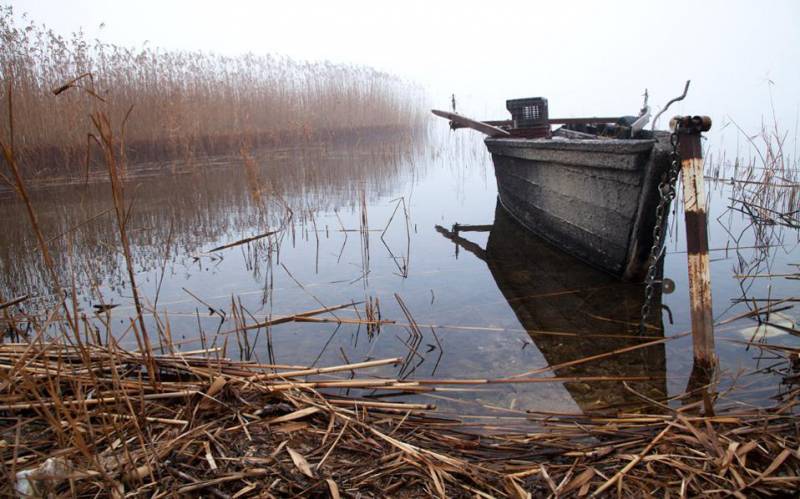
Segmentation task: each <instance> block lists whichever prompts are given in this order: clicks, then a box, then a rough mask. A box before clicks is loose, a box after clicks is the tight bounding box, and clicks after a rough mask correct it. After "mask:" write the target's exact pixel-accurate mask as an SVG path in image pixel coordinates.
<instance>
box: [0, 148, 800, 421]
mask: <svg viewBox="0 0 800 499" xmlns="http://www.w3.org/2000/svg"><path fill="white" fill-rule="evenodd" d="M708 190H709V196H710V199H711V201H710V212H711V216H710V221H711V227H710V234H711V246H712V248H713V249H715V251H712V255H711V260H712V264H711V269H712V283H713V300H714V315H715V318H716V319H718V320H724V319H725V318H730V317H734V316H736V315H738V314H741V313H743V312H746V311H747V310H748V307H752V303H758V304H760V305H764V304H765V303H766V302H764V301H760V302H751V303H750V304H747V303H743V302H741V301H740V299H741V298H742V297H743V296H744V297H748V298H751V299H753V298H754V299H758V300H763V299H766V298H786V297H790V296H792V295H793V294H794V295H796V294H797V287H796V280H793V279H789V278H786V277H773V278H768V277H753V278H740V277H736V276H735V274H762V275H763V274H769V273H771V274H787V275H788V276H789V277H791V276H792V275H793V274H796V273H797V271H798V269H797V266H796V265H792V263H795V264H796V263H797V262H798V257H797V255H798V252H797V250H796V248H797V246H798V233H797V230H796V229H790V228H787V229H781V228H778V229H776V230H774V231H773V232H772V233H770V234H768V235H767V236H765V235H764V233H763V232H762V233H760V234H759V233H758V232H757V231H755V230H753V228H752V226H750V225H749V222H748V219H747V217H745V216H744V215H742V214H741V213H738V212H731V211H730V210H728V209H727V207H728V205H729V201H728V197H729V196H730V195H731V193H730V187H729V186H725V185H723V184H721V183H710V184H709V186H708ZM33 197H34V204H35V206H36V209H37V211H38V214H39V217H40V221H41V224H42V227H43V231H44V233H45V237H46V238H53V240H52V241H51V242H50V243H49V244H50V247H51V249H52V251H53V252H54V255H55V259H56V262H57V263H56V266H57V272H58V274H59V275H60V280H61V283H62V285H63V286H64V287H66V288H68V289H73V288H74V289H75V290H76V292H77V296H78V305H79V307H80V309H81V311H82V313H84V314H86V316H87V317H88V318H89V319H90V320H92V321H94V322H95V324H98V325H102V324H106V323H107V324H108V325H109V326H110V327H111V328H112V330H113V334H114V335H115V336H116V337H117V338H120V341H121V343H122V344H123V345H125V346H126V347H129V348H137V343H136V341H135V339H134V335H133V334H132V333H131V332H130V331H129V329H130V318H131V317H133V316H134V313H135V310H134V307H133V302H132V299H131V293H130V283H129V282H128V278H127V274H126V271H125V264H124V260H123V257H122V254H121V251H120V249H119V243H118V240H119V234H118V231H117V226H116V223H115V219H114V215H113V212H111V211H108V210H109V208H111V206H112V205H111V194H110V189H109V186H108V184H103V183H98V184H90V185H71V186H62V187H51V188H47V189H35V190H34V196H33ZM126 200H127V202H128V203H130V206H131V209H130V213H131V214H130V221H129V223H128V227H129V235H130V237H131V241H132V245H133V247H132V252H133V261H134V263H135V270H136V279H137V281H138V285H139V288H140V292H141V294H142V295H143V296H144V299H145V302H146V303H147V306H146V308H147V309H148V313H147V324H148V330H149V331H150V336H151V339H152V341H153V343H154V344H156V345H157V344H159V337H158V334H157V333H156V332H155V331H156V330H157V329H158V327H157V326H158V325H157V322H159V323H160V326H161V329H162V330H166V329H167V324H168V325H169V327H168V334H169V336H171V338H172V341H173V342H174V343H175V344H177V345H178V346H177V347H176V348H180V349H182V350H184V351H187V350H196V349H198V348H201V346H206V347H208V346H210V345H216V346H223V345H224V346H225V347H226V348H227V354H228V355H229V356H234V357H240V356H241V357H243V358H249V359H252V360H255V361H259V362H264V363H267V362H271V363H278V364H285V365H302V366H311V365H315V366H327V365H338V364H343V363H348V362H358V361H362V360H369V359H379V358H387V357H403V358H405V359H406V362H404V363H403V364H402V365H400V366H397V367H386V368H379V369H373V370H372V371H369V373H370V374H380V375H385V376H393V377H394V376H396V377H404V378H406V379H429V378H437V379H450V378H462V379H463V378H469V379H486V380H493V379H499V378H505V377H509V376H516V375H521V374H525V373H534V374H537V375H540V376H545V377H548V376H559V377H575V376H601V377H611V378H618V377H625V378H626V379H628V378H629V379H630V381H629V382H628V383H627V385H628V387H626V386H625V385H624V384H623V382H622V381H618V380H617V381H603V380H601V381H571V382H570V381H568V382H561V381H558V382H549V383H525V384H479V385H471V386H461V385H454V386H451V387H450V388H448V389H447V390H446V391H439V392H435V393H428V394H420V395H414V396H409V395H402V396H401V395H400V394H391V393H378V392H375V393H372V392H362V394H363V395H365V396H382V397H385V396H393V397H399V399H403V400H409V399H415V400H423V401H426V402H428V403H433V404H436V405H437V406H438V407H439V410H440V411H441V412H442V413H444V414H466V413H470V414H484V415H501V416H504V417H508V418H522V417H524V416H525V414H526V413H527V412H528V411H532V412H544V413H549V412H559V413H590V412H604V411H606V412H608V411H610V412H616V411H621V410H636V409H637V408H642V407H644V406H646V403H643V402H642V398H641V397H640V396H639V395H638V394H641V395H644V396H646V397H649V398H652V399H656V400H660V401H665V402H666V403H668V404H672V405H680V401H671V402H670V401H669V400H668V399H669V397H674V396H675V395H678V394H681V393H683V391H684V390H685V389H686V386H687V382H688V376H689V373H690V372H691V368H692V358H691V338H690V337H689V336H684V337H680V338H678V339H674V340H672V339H670V338H672V337H675V336H677V335H680V334H681V333H683V332H686V331H688V330H689V327H690V320H689V316H688V295H687V284H686V281H687V275H686V254H685V245H684V240H683V237H682V235H681V234H682V229H683V224H682V213H681V212H680V211H678V212H677V213H673V215H672V221H671V226H670V239H669V241H668V242H667V246H668V250H669V253H668V255H667V257H666V261H665V267H664V274H665V277H667V278H669V279H671V280H672V281H674V282H675V291H674V292H672V293H670V294H663V295H662V294H660V293H659V294H658V295H657V299H656V303H655V306H654V309H655V310H656V313H654V314H653V315H652V316H651V317H650V320H649V327H648V328H647V329H646V330H645V332H644V333H640V332H639V324H638V322H639V310H640V308H641V304H642V296H643V289H642V287H641V286H636V285H630V284H621V283H618V282H615V281H614V280H613V279H611V278H609V277H608V276H606V275H605V274H604V273H602V272H599V271H597V270H595V269H593V268H591V267H588V266H586V265H585V264H583V263H582V262H579V261H577V260H575V259H573V258H571V257H569V256H567V255H565V254H563V253H561V252H559V251H558V250H557V249H556V248H553V247H551V246H549V245H547V244H546V243H544V242H542V241H540V240H538V239H537V238H535V237H533V236H531V235H530V234H528V233H526V232H524V231H523V230H522V229H520V227H518V226H517V225H516V223H515V222H514V221H513V220H511V219H509V218H508V217H507V216H506V215H505V214H504V212H503V211H502V209H498V207H497V201H496V186H495V182H494V177H493V170H492V166H491V159H490V157H489V155H488V153H486V151H485V148H484V147H483V145H482V143H481V142H480V139H479V138H477V137H476V136H474V135H471V133H470V132H467V133H464V134H459V135H452V134H451V135H447V136H443V137H433V138H430V140H429V141H419V142H418V143H409V142H402V143H397V144H391V143H387V144H382V145H380V146H377V147H376V146H370V147H367V146H363V147H357V148H350V149H348V150H336V149H325V148H314V149H306V150H287V151H281V152H279V153H276V152H275V151H270V152H262V153H254V154H253V155H252V157H245V158H242V157H231V158H218V159H217V160H216V161H215V162H214V164H209V165H205V166H203V165H199V166H196V167H194V168H192V169H190V171H189V172H188V173H183V174H180V175H150V176H133V177H132V178H130V179H129V180H128V182H127V186H126ZM0 213H2V217H0V225H1V226H2V227H0V228H1V229H2V232H3V234H4V236H3V239H2V242H0V273H1V276H2V277H0V279H1V281H0V286H1V287H0V289H2V296H3V297H4V298H8V297H11V296H18V295H21V294H30V295H31V298H30V299H29V300H28V301H27V302H26V303H25V305H24V308H25V310H26V311H30V312H40V313H41V312H44V311H45V310H47V309H48V307H51V306H52V300H53V290H52V286H51V279H50V277H49V275H48V274H47V273H46V271H45V269H44V268H43V265H42V261H41V260H42V259H41V257H40V255H39V252H38V250H37V248H36V243H35V239H34V237H33V234H32V232H31V230H30V224H29V222H28V220H27V218H26V216H25V212H24V210H23V206H22V205H21V204H20V203H19V202H18V201H16V200H15V199H14V198H13V196H11V194H10V193H5V194H4V195H3V196H2V199H0ZM456 223H458V224H466V225H469V226H473V227H471V228H470V227H467V229H466V230H458V231H454V230H453V225H454V224H456ZM475 226H477V227H475ZM272 231H274V234H272V235H270V236H268V237H264V238H261V239H258V240H257V241H254V242H251V243H248V244H244V245H238V246H234V247H231V248H228V249H223V250H217V251H211V250H212V249H213V248H215V247H218V246H223V245H226V244H229V243H231V242H235V241H237V240H240V239H243V238H247V237H252V236H257V235H260V234H264V233H267V232H272ZM759 235H760V236H762V237H761V239H759V238H758V237H757V236H759ZM765 242H766V243H767V244H769V245H770V247H769V248H767V249H763V248H762V249H753V248H750V247H752V246H757V245H763V244H764V243H765ZM737 246H738V248H739V249H736V247H737ZM352 302H357V303H359V304H358V305H355V306H352V307H347V308H344V309H340V310H337V311H335V312H333V313H331V314H324V315H320V316H318V317H320V318H325V319H328V320H330V322H313V323H297V322H290V323H285V324H281V325H276V326H273V327H271V328H269V330H268V331H267V330H266V329H265V328H261V329H253V330H250V331H249V332H248V333H247V335H246V338H245V337H244V335H242V334H226V332H230V331H232V330H234V329H235V328H236V323H237V321H238V322H239V323H240V324H241V323H242V322H243V323H245V324H248V325H252V324H254V323H256V322H258V321H263V320H265V319H266V318H269V317H275V316H282V315H290V314H296V313H302V312H305V311H308V310H313V309H319V308H321V307H325V306H335V305H342V304H347V303H352ZM401 302H402V304H403V305H404V306H405V308H406V310H407V312H408V314H406V312H405V311H404V310H403V307H401V306H400V303H401ZM365 303H368V304H370V305H369V307H370V308H371V310H373V311H377V310H379V311H380V318H381V319H383V320H386V321H395V323H394V324H389V323H386V324H382V325H381V326H380V327H374V326H367V325H364V324H351V323H337V320H339V322H342V321H341V320H340V319H343V320H345V322H346V321H352V320H354V319H365V318H366V314H367V311H366V310H365V306H366V305H365ZM99 304H113V305H116V307H115V308H113V309H111V310H110V311H109V312H108V313H105V312H99V311H98V309H97V308H96V307H95V305H99ZM659 305H663V307H659ZM787 305H792V302H789V303H787ZM234 310H235V313H234ZM156 314H157V315H156ZM223 315H224V320H223ZM797 316H798V314H797V311H796V310H795V309H794V308H789V309H787V310H783V311H782V312H780V314H779V315H774V314H773V316H772V317H771V319H770V320H771V322H773V323H775V322H777V323H780V324H783V325H785V326H788V327H789V329H792V328H796V326H795V323H796V320H797ZM156 317H157V319H156ZM412 320H413V322H414V323H415V324H416V326H412V325H411V322H412ZM755 326H757V323H756V322H755V321H753V320H751V319H744V320H739V321H735V322H732V323H730V324H727V325H724V326H720V327H718V328H717V341H716V344H717V352H718V355H719V357H720V361H721V379H722V382H721V385H720V390H721V391H725V390H726V389H727V388H729V387H731V386H735V387H736V390H733V391H731V392H728V393H725V396H724V397H723V398H722V399H721V400H720V403H722V404H728V403H755V404H764V403H767V402H768V401H769V400H770V398H771V397H774V396H775V395H777V394H778V393H779V392H780V390H781V385H780V377H779V376H777V375H774V374H773V373H772V367H773V366H776V367H783V364H781V362H780V360H779V359H774V358H772V357H771V356H769V355H764V354H763V353H762V352H761V351H760V350H759V349H758V348H752V347H751V348H749V349H748V348H746V347H745V346H744V345H742V344H741V343H740V342H741V341H742V340H744V341H748V340H750V339H751V338H753V339H755V340H757V341H768V342H770V343H777V344H789V345H795V346H797V344H798V341H797V339H796V338H795V337H794V336H792V335H791V334H789V332H788V331H787V330H785V329H780V328H776V327H766V328H761V329H758V330H756V329H754V328H755ZM200 331H202V333H200ZM765 334H766V335H765ZM201 336H202V339H201ZM215 338H216V339H215ZM664 338H666V339H669V341H666V342H661V343H658V342H657V340H659V339H664ZM643 342H656V343H657V344H654V345H653V346H650V347H646V348H640V349H636V350H633V351H631V352H629V353H626V354H621V355H617V356H613V357H608V358H605V359H602V360H599V361H596V362H592V363H586V364H578V365H573V366H569V365H568V366H563V367H557V368H556V369H555V370H554V371H552V372H539V371H542V369H543V368H545V367H547V366H560V365H562V364H564V363H568V362H570V361H574V360H577V359H581V358H584V357H586V356H590V355H598V354H602V353H605V352H610V351H613V350H616V349H621V348H626V347H631V346H634V345H638V344H641V343H643ZM766 357H769V358H766ZM755 371H759V372H758V373H756V374H754V372H755ZM734 380H735V381H734ZM634 392H635V393H634ZM647 410H649V411H652V410H653V408H652V407H650V408H648V409H647ZM510 420H511V419H509V421H510Z"/></svg>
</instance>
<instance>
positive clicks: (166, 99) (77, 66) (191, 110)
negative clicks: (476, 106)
mask: <svg viewBox="0 0 800 499" xmlns="http://www.w3.org/2000/svg"><path fill="white" fill-rule="evenodd" d="M0 40H2V42H1V43H2V45H1V46H2V50H0V77H2V81H3V83H4V84H5V83H7V82H10V81H13V82H14V86H15V88H16V89H17V91H16V95H15V107H16V113H17V116H18V117H19V118H20V119H19V123H18V124H17V130H16V135H17V137H18V141H17V144H15V146H16V148H17V150H18V151H19V152H20V153H22V154H24V156H25V158H26V161H27V162H28V163H29V164H31V165H34V166H35V169H36V170H38V171H39V173H42V172H46V173H48V174H50V175H65V174H73V175H75V174H77V169H76V167H77V166H78V165H80V164H82V163H83V162H84V157H85V152H86V147H85V146H86V136H85V134H83V133H82V132H83V130H85V128H84V126H83V123H84V121H85V117H86V115H87V114H88V113H89V111H90V106H88V105H87V103H86V100H85V99H83V98H81V97H80V96H78V95H76V94H77V93H75V92H66V94H72V95H66V96H65V98H55V97H54V96H53V95H52V92H51V91H52V90H53V89H55V91H56V92H63V90H65V89H66V88H71V87H81V88H83V89H84V90H87V91H89V92H91V93H93V94H94V95H96V96H97V97H100V98H105V97H106V93H105V90H106V89H113V93H114V99H113V102H110V103H109V106H108V109H107V113H108V115H109V119H111V120H112V121H113V122H115V123H118V122H121V121H122V120H123V117H124V116H125V115H126V114H127V113H128V112H129V110H130V109H131V106H132V105H134V104H135V108H134V109H133V116H134V117H135V118H136V119H134V120H130V122H129V123H128V125H127V128H126V130H125V137H126V140H125V147H124V148H123V151H124V152H125V153H126V154H128V155H129V158H128V159H129V161H131V162H139V161H142V160H163V159H165V158H180V159H183V158H190V159H191V158H193V157H196V156H209V155H216V154H220V153H226V152H235V151H236V150H237V149H238V147H239V145H240V144H241V143H242V139H244V140H246V141H247V143H249V144H250V145H252V146H259V145H280V144H286V143H297V142H300V143H307V142H309V141H313V142H331V141H337V140H343V139H349V140H352V141H355V140H358V138H359V137H360V138H370V137H371V136H373V135H380V136H384V137H385V136H386V135H387V134H389V133H396V132H397V131H398V130H403V129H404V130H408V129H410V128H411V127H415V126H416V125H417V124H419V123H421V119H422V118H421V117H422V116H423V114H422V112H421V106H420V105H419V104H420V99H421V92H420V91H419V90H418V89H416V88H415V87H412V86H410V85H408V84H406V83H405V82H402V81H401V80H399V79H397V78H395V77H393V76H390V75H387V74H385V73H381V72H378V71H374V70H372V69H369V68H364V67H359V66H350V65H337V64H332V63H327V62H322V63H305V62H299V61H294V60H292V59H289V58H285V57H279V56H254V55H246V56H241V57H223V56H216V55H210V54H203V53H199V52H170V51H163V50H158V49H150V48H142V49H140V50H136V49H131V48H127V47H120V46H115V45H109V44H105V43H103V42H100V41H94V42H91V41H89V40H86V39H85V38H84V36H83V35H82V34H80V33H78V34H74V35H73V36H72V37H70V38H64V37H61V36H59V35H56V34H54V33H53V32H52V31H49V30H47V29H46V28H45V27H42V26H40V25H37V24H34V23H32V22H31V23H29V24H25V25H17V20H16V19H15V15H14V13H13V11H12V9H11V8H10V7H2V8H0ZM86 74H91V75H92V79H91V80H89V79H79V80H76V79H75V76H76V75H86ZM64 82H70V83H68V84H66V85H65V84H64ZM4 86H5V85H4ZM4 97H7V96H4ZM7 126H9V122H8V121H7V117H5V116H4V117H2V118H0V127H2V128H6V127H7Z"/></svg>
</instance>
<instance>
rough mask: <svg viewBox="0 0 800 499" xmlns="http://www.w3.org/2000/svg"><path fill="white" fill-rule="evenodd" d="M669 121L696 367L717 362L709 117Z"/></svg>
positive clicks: (679, 117) (711, 365) (683, 117)
mask: <svg viewBox="0 0 800 499" xmlns="http://www.w3.org/2000/svg"><path fill="white" fill-rule="evenodd" d="M670 125H671V126H672V128H673V130H675V132H676V133H677V134H678V151H679V154H680V158H681V172H682V173H683V209H684V214H685V217H686V250H687V253H688V257H689V302H690V305H691V317H692V343H693V346H694V360H695V367H700V368H710V367H713V366H715V365H716V363H717V358H716V355H715V353H714V325H713V318H712V309H711V276H710V272H709V264H708V227H707V217H706V195H705V188H704V187H703V152H702V149H701V145H700V134H701V133H702V132H706V131H708V130H710V129H711V118H709V117H708V116H676V117H675V118H673V119H672V122H671V123H670Z"/></svg>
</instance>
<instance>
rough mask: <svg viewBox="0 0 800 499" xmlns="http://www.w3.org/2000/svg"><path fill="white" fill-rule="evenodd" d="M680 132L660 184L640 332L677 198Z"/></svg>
mask: <svg viewBox="0 0 800 499" xmlns="http://www.w3.org/2000/svg"><path fill="white" fill-rule="evenodd" d="M678 140H679V137H678V134H677V133H675V132H673V133H672V135H670V137H669V142H670V144H671V145H672V152H671V153H670V165H669V168H668V169H667V171H665V172H664V173H663V174H662V175H661V182H660V183H659V184H658V194H659V196H660V199H659V201H658V206H657V207H656V223H655V226H654V227H653V246H651V247H650V257H649V261H650V266H649V267H648V268H647V275H646V277H645V282H646V283H647V285H646V286H645V289H644V304H643V305H642V316H641V320H640V322H639V332H640V333H644V329H645V324H646V323H647V317H648V316H649V315H650V303H651V302H652V301H653V293H654V291H655V286H656V273H657V272H658V262H659V261H660V260H661V258H662V257H663V256H664V230H665V229H666V224H665V223H664V221H665V218H666V217H667V215H668V212H667V210H668V209H669V205H670V203H671V202H672V200H673V199H675V184H676V183H677V182H678V174H679V173H680V171H681V165H680V155H679V154H678Z"/></svg>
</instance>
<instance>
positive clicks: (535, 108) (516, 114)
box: [506, 97, 550, 138]
mask: <svg viewBox="0 0 800 499" xmlns="http://www.w3.org/2000/svg"><path fill="white" fill-rule="evenodd" d="M506 109H508V110H509V112H511V121H512V123H513V126H512V128H511V130H509V131H510V132H511V135H513V136H515V137H526V138H541V137H550V123H549V122H548V119H549V117H548V114H547V99H545V98H544V97H528V98H526V99H511V100H507V101H506Z"/></svg>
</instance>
